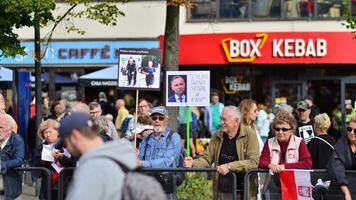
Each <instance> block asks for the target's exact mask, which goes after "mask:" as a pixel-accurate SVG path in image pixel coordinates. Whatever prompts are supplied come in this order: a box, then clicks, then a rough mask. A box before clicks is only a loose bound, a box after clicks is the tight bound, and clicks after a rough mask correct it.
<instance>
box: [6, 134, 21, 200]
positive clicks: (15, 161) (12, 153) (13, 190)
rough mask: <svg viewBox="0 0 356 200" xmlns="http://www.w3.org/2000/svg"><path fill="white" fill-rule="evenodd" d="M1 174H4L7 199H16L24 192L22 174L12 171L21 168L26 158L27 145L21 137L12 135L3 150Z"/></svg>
mask: <svg viewBox="0 0 356 200" xmlns="http://www.w3.org/2000/svg"><path fill="white" fill-rule="evenodd" d="M0 157H1V172H2V173H3V179H4V189H5V199H15V198H16V197H18V196H19V195H20V194H21V192H22V174H23V173H22V172H19V171H18V172H15V171H11V169H14V168H16V167H21V165H22V164H23V160H24V157H25V145H24V141H23V139H22V137H21V136H19V135H18V134H11V136H10V138H9V140H8V141H7V143H6V145H5V147H4V148H3V149H2V150H1V155H0Z"/></svg>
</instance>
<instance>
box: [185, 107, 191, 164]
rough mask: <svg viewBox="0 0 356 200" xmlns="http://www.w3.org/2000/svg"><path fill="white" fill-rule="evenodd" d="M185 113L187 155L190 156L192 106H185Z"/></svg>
mask: <svg viewBox="0 0 356 200" xmlns="http://www.w3.org/2000/svg"><path fill="white" fill-rule="evenodd" d="M185 114H186V122H187V138H186V140H185V141H186V143H187V156H188V157H189V156H190V116H191V113H190V108H189V106H187V107H186V108H185Z"/></svg>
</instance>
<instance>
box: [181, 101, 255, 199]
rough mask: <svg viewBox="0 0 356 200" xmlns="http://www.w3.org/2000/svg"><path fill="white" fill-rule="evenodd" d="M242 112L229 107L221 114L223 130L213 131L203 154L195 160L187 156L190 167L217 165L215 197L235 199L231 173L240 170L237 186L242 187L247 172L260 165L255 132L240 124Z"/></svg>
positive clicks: (187, 163) (185, 161)
mask: <svg viewBox="0 0 356 200" xmlns="http://www.w3.org/2000/svg"><path fill="white" fill-rule="evenodd" d="M241 119H242V117H241V112H240V110H239V109H238V108H237V107H235V106H227V107H225V108H224V109H223V111H222V113H221V117H220V123H221V129H220V131H219V132H218V133H216V134H214V135H213V136H212V138H211V140H210V143H209V146H208V147H207V149H206V150H205V151H204V153H203V155H202V156H201V157H200V158H198V159H195V160H193V158H192V157H187V158H185V160H184V166H185V167H188V168H191V167H193V168H210V167H212V165H213V164H214V165H215V166H216V168H217V172H218V174H214V179H213V199H232V191H233V188H232V185H233V180H232V174H231V173H237V175H238V176H237V178H238V180H237V183H238V188H237V189H242V190H243V184H242V183H243V182H244V173H246V172H247V171H248V170H249V169H253V168H256V167H257V164H258V158H259V156H260V153H259V145H258V140H257V135H256V133H255V132H254V131H253V130H252V129H250V128H247V127H246V126H241V125H240V122H241Z"/></svg>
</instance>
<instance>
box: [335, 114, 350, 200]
mask: <svg viewBox="0 0 356 200" xmlns="http://www.w3.org/2000/svg"><path fill="white" fill-rule="evenodd" d="M334 148H335V149H334V153H333V154H332V156H331V158H330V160H329V163H328V173H329V175H330V176H331V184H330V188H329V194H328V197H330V199H333V198H335V199H340V197H339V194H342V195H343V196H344V198H345V199H346V200H351V199H356V180H355V179H356V178H355V175H354V174H349V175H346V173H345V170H355V169H356V117H355V116H354V117H352V118H351V120H350V123H349V125H348V126H347V135H344V136H342V137H341V139H340V140H339V142H338V143H336V145H335V147H334ZM340 192H342V193H340ZM328 199H329V198H328Z"/></svg>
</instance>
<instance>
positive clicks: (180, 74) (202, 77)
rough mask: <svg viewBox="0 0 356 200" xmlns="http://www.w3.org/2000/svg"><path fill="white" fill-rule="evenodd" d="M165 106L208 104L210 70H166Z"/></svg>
mask: <svg viewBox="0 0 356 200" xmlns="http://www.w3.org/2000/svg"><path fill="white" fill-rule="evenodd" d="M166 85H167V87H166V90H167V91H166V94H167V97H166V105H167V106H209V104H210V71H168V72H167V76H166Z"/></svg>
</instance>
